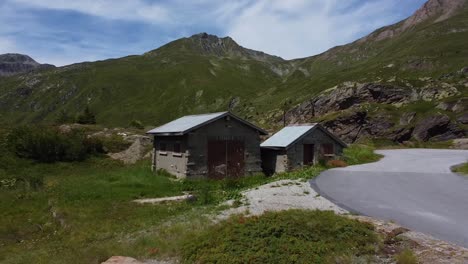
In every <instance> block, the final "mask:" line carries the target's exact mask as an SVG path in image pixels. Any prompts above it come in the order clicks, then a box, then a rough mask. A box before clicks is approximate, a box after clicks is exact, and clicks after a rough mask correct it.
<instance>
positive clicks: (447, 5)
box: [403, 0, 467, 29]
mask: <svg viewBox="0 0 468 264" xmlns="http://www.w3.org/2000/svg"><path fill="white" fill-rule="evenodd" d="M466 3H467V0H429V1H427V2H426V3H425V4H424V5H423V6H422V7H421V8H419V9H418V10H417V11H416V12H415V13H414V14H413V15H412V16H411V17H409V18H408V19H407V20H405V22H404V24H403V29H407V28H409V27H413V26H415V25H417V24H419V23H421V22H423V21H426V20H428V19H430V18H435V22H440V21H443V20H445V19H447V18H450V17H451V16H452V15H454V14H455V13H457V11H459V10H460V8H462V7H463V6H464V5H466ZM436 17H437V18H436Z"/></svg>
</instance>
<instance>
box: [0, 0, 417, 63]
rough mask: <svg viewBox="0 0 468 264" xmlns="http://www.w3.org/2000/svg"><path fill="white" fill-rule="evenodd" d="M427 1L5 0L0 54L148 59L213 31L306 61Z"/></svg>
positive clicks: (65, 59)
mask: <svg viewBox="0 0 468 264" xmlns="http://www.w3.org/2000/svg"><path fill="white" fill-rule="evenodd" d="M425 1H426V0H231V1H220V0H171V1H168V0H0V25H1V26H0V54H2V53H23V54H27V55H29V56H31V57H32V58H34V59H35V60H37V61H38V62H41V63H51V64H54V65H57V66H63V65H68V64H72V63H76V62H83V61H96V60H102V59H108V58H118V57H123V56H127V55H134V54H142V53H144V52H147V51H150V50H153V49H156V48H158V47H160V46H162V45H164V44H166V43H168V42H170V41H173V40H176V39H178V38H182V37H189V36H191V35H193V34H197V33H200V32H207V33H209V34H214V35H217V36H220V37H224V36H230V37H232V38H233V39H234V40H235V41H236V42H237V43H239V44H240V45H242V46H244V47H247V48H250V49H255V50H260V51H263V52H266V53H269V54H272V55H277V56H281V57H283V58H285V59H294V58H302V57H308V56H312V55H316V54H319V53H321V52H324V51H326V50H328V49H330V48H332V47H334V46H337V45H343V44H346V43H349V42H351V41H354V40H356V39H358V38H360V37H363V36H365V35H367V34H369V33H370V32H372V31H373V30H375V29H377V28H379V27H382V26H385V25H389V24H392V23H395V22H398V21H400V20H402V19H404V18H406V17H408V16H410V15H411V14H413V13H414V12H415V11H416V10H417V9H418V8H419V7H420V6H422V5H423V4H424V2H425Z"/></svg>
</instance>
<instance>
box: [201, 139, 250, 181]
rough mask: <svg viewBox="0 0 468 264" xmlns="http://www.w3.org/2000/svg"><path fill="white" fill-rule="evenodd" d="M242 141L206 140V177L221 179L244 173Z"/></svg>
mask: <svg viewBox="0 0 468 264" xmlns="http://www.w3.org/2000/svg"><path fill="white" fill-rule="evenodd" d="M244 152H245V148H244V142H243V141H237V140H209V141H208V155H207V162H208V177H209V178H212V179H222V178H226V177H240V176H243V175H244Z"/></svg>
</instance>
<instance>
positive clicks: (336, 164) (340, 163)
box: [327, 160, 348, 168]
mask: <svg viewBox="0 0 468 264" xmlns="http://www.w3.org/2000/svg"><path fill="white" fill-rule="evenodd" d="M346 166H348V164H347V163H346V162H344V161H342V160H329V161H328V162H327V167H329V168H342V167H346Z"/></svg>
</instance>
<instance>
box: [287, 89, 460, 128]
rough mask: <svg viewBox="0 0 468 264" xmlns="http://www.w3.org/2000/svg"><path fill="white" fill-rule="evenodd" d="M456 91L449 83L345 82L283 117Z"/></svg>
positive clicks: (437, 96)
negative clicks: (398, 84)
mask: <svg viewBox="0 0 468 264" xmlns="http://www.w3.org/2000/svg"><path fill="white" fill-rule="evenodd" d="M457 94H459V92H458V90H457V88H455V87H453V86H450V85H444V86H439V87H432V86H429V87H424V88H420V89H417V88H413V87H400V86H395V85H389V84H380V83H365V84H361V83H353V82H347V83H343V84H341V85H339V86H337V87H333V88H331V89H328V90H325V91H324V92H322V93H320V94H319V95H318V96H316V97H314V98H313V99H312V100H309V101H306V102H304V103H302V104H300V105H299V106H297V107H295V108H293V109H291V110H290V111H289V112H288V113H287V119H288V121H289V122H290V123H296V122H297V121H301V118H302V119H311V118H314V117H317V116H322V115H326V114H328V113H331V112H336V111H340V110H346V109H349V108H352V107H353V106H356V105H361V104H365V103H372V104H387V105H394V106H396V107H400V106H402V105H405V104H409V103H411V102H416V101H420V100H423V101H433V100H441V99H444V98H447V97H451V96H455V95H457ZM457 107H461V106H457Z"/></svg>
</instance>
